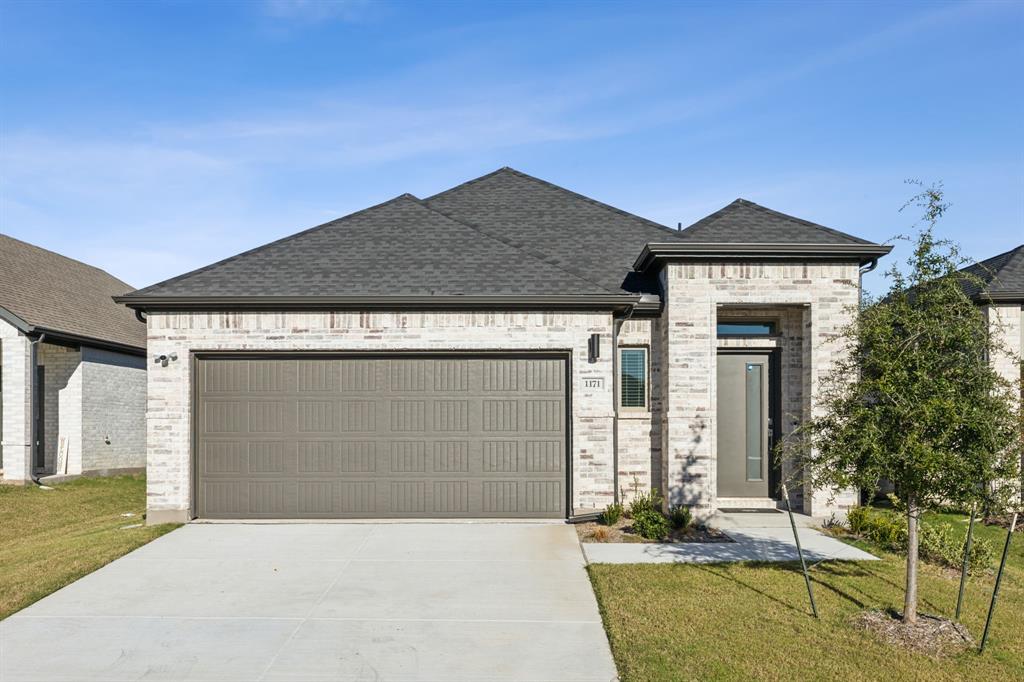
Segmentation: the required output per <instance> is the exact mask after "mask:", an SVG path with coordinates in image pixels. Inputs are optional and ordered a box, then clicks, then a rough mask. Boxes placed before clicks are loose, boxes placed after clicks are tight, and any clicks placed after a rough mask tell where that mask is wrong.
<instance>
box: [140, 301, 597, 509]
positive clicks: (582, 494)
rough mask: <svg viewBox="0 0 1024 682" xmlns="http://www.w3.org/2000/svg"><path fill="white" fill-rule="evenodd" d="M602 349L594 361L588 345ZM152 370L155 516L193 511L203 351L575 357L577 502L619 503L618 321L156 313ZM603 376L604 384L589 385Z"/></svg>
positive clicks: (500, 315) (518, 315) (538, 316)
mask: <svg viewBox="0 0 1024 682" xmlns="http://www.w3.org/2000/svg"><path fill="white" fill-rule="evenodd" d="M592 333H599V334H601V339H602V349H601V350H602V352H601V357H600V360H599V361H598V362H596V363H594V364H589V363H588V362H587V341H588V339H589V337H590V334H592ZM148 334H149V355H150V356H153V355H161V354H170V353H177V354H178V360H177V361H176V362H171V363H170V364H169V365H168V366H167V367H161V366H159V365H150V367H149V371H148V372H147V386H148V399H147V408H146V424H147V495H148V507H149V509H150V510H151V511H158V512H169V511H179V510H186V509H188V508H189V502H190V499H189V497H190V490H191V481H190V479H189V476H190V467H189V464H190V462H189V458H190V423H189V420H190V411H189V403H190V395H191V393H190V391H191V386H190V380H191V376H190V368H189V364H190V358H189V353H190V352H193V351H202V350H207V351H210V350H346V351H358V350H367V351H371V350H372V351H416V350H456V351H457V350H564V351H571V353H572V386H571V388H572V420H573V423H572V462H573V472H572V476H573V480H572V486H573V506H574V511H575V512H576V513H581V512H586V511H590V510H595V509H603V508H604V507H605V506H606V505H607V504H608V503H609V502H610V501H611V499H612V493H613V491H612V471H611V469H612V467H611V462H612V419H613V403H612V383H613V382H612V358H611V315H610V314H607V313H589V312H588V313H582V312H581V313H569V312H548V313H542V312H451V313H444V312H424V313H391V312H372V313H153V314H150V315H149V316H148ZM588 378H600V379H603V386H602V387H600V388H585V387H584V380H585V379H588Z"/></svg>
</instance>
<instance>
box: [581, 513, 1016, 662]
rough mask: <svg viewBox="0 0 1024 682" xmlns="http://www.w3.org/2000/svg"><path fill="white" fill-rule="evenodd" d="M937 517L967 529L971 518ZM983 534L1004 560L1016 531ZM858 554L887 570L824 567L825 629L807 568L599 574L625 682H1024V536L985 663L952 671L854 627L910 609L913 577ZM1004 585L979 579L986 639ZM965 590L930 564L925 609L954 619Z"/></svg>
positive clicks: (610, 570) (689, 567)
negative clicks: (876, 615) (877, 614)
mask: <svg viewBox="0 0 1024 682" xmlns="http://www.w3.org/2000/svg"><path fill="white" fill-rule="evenodd" d="M937 516H941V517H942V520H944V521H949V522H951V523H954V524H961V525H962V526H963V527H964V528H966V524H967V519H966V517H963V516H960V515H956V514H942V515H937ZM975 534H976V535H975V537H983V538H988V539H989V540H990V541H991V542H992V544H993V547H994V548H995V549H996V551H997V560H998V556H1001V555H1002V550H1003V543H1004V541H1005V538H1006V531H1005V530H1003V529H1000V528H995V527H985V526H982V525H981V524H978V525H977V526H976V527H975ZM853 544H857V545H858V546H860V547H861V548H863V549H866V550H868V551H871V552H872V553H874V554H875V555H876V556H880V557H882V561H877V562H825V563H821V564H818V565H816V566H814V568H813V569H812V571H811V576H812V580H813V582H814V595H815V598H816V600H817V603H818V612H819V613H820V615H821V620H815V619H814V618H813V617H811V615H810V606H809V604H808V601H807V591H806V588H805V587H804V582H803V578H802V576H801V575H800V566H799V564H798V563H791V564H753V563H747V564H720V565H708V566H700V565H694V564H686V565H666V564H648V565H609V564H596V565H592V566H590V567H589V568H588V570H589V572H590V578H591V582H592V583H593V585H594V590H595V592H596V594H597V598H598V602H599V604H600V606H601V614H602V617H603V618H604V623H605V629H606V630H607V631H608V636H609V639H610V641H611V645H612V652H613V654H614V656H615V662H616V664H617V666H618V669H619V674H620V675H621V678H622V680H623V681H624V682H640V681H643V682H655V681H657V680H709V679H713V680H749V679H759V680H782V679H800V680H831V679H836V678H840V677H841V678H843V679H845V680H879V679H885V680H929V682H937V681H939V680H964V679H974V680H1013V679H1024V628H1022V627H1021V623H1022V616H1021V614H1022V613H1024V536H1022V535H1020V534H1017V536H1016V537H1014V540H1013V544H1012V545H1011V554H1010V559H1009V561H1008V562H1007V568H1006V573H1005V574H1004V576H1003V584H1002V588H1001V589H1000V595H999V602H998V606H997V609H996V615H995V619H994V622H993V629H992V632H991V633H990V635H989V644H988V648H987V649H986V651H985V654H984V655H982V656H979V655H977V654H976V653H973V652H967V653H964V654H961V655H959V656H956V657H951V658H946V659H942V660H936V659H932V658H929V657H927V656H924V655H921V654H915V653H910V652H908V651H904V650H902V649H896V648H894V647H892V646H890V645H887V644H885V643H883V642H881V641H880V640H878V639H876V638H875V637H874V635H872V634H870V633H868V632H864V631H861V630H859V629H857V628H856V627H854V626H853V625H851V621H852V620H853V618H854V617H855V616H856V615H857V614H859V613H860V612H862V611H864V610H868V609H893V610H896V611H901V610H902V607H903V582H904V570H905V568H904V559H903V558H902V557H899V556H897V555H894V554H889V553H884V552H879V551H877V549H876V548H873V547H870V546H868V545H866V544H863V543H859V542H855V543H853ZM994 583H995V577H994V574H993V575H985V576H971V578H970V579H969V580H968V587H967V594H966V597H965V604H964V613H963V614H962V618H961V620H962V622H963V623H964V625H966V626H967V628H968V629H969V630H970V632H971V633H972V634H973V635H974V637H975V639H977V640H980V639H981V633H982V630H983V628H984V625H985V615H986V612H987V609H988V604H989V599H990V597H991V595H992V587H993V584H994ZM958 587H959V576H958V575H953V574H952V572H950V571H948V570H945V571H944V570H942V569H940V568H937V567H935V566H930V565H927V564H925V565H923V566H922V569H921V574H920V600H921V602H920V607H919V610H920V611H922V612H926V613H932V614H936V615H941V616H944V617H948V618H952V616H953V612H954V610H955V608H956V595H957V589H958Z"/></svg>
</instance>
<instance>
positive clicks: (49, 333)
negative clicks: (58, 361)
mask: <svg viewBox="0 0 1024 682" xmlns="http://www.w3.org/2000/svg"><path fill="white" fill-rule="evenodd" d="M0 320H4V321H5V322H7V323H8V324H10V325H11V326H12V327H14V328H15V329H17V330H18V331H19V332H21V333H22V334H25V335H26V336H36V337H38V336H42V335H44V334H45V335H46V338H47V339H50V340H53V341H62V342H64V343H70V344H74V345H77V346H91V347H93V348H102V349H104V350H112V351H116V352H119V353H129V354H131V355H142V356H144V355H145V354H146V347H145V345H142V346H136V345H133V344H128V343H121V342H119V341H110V340H109V339H97V338H95V337H92V336H82V335H81V334H73V333H71V332H66V331H62V330H60V329H50V328H49V327H39V326H36V325H33V324H29V323H28V322H26V321H25V320H24V319H22V318H21V317H19V316H18V315H15V314H14V313H12V312H11V311H10V310H8V309H7V308H4V307H2V306H0Z"/></svg>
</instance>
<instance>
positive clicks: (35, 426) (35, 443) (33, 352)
mask: <svg viewBox="0 0 1024 682" xmlns="http://www.w3.org/2000/svg"><path fill="white" fill-rule="evenodd" d="M45 338H46V334H40V335H39V336H37V337H36V338H35V339H29V342H28V348H29V351H28V364H29V377H30V378H29V402H30V404H31V405H32V409H31V410H29V414H30V415H31V416H30V417H29V418H30V419H31V420H32V424H31V427H30V432H31V438H32V442H31V447H30V448H29V453H28V456H29V465H28V470H29V474H28V475H29V478H31V479H32V482H33V483H35V484H36V485H37V486H39V487H41V488H45V487H46V486H44V485H43V484H42V482H40V480H39V477H38V476H36V472H35V467H36V451H37V450H38V449H39V417H38V414H37V412H36V410H38V409H39V401H38V398H37V395H36V394H37V392H38V391H39V379H38V376H39V375H38V373H37V372H36V366H37V365H38V364H39V342H40V341H42V340H43V339H45Z"/></svg>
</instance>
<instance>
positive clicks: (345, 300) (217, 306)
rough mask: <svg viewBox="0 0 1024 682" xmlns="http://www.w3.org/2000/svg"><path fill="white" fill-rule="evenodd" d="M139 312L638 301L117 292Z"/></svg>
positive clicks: (621, 303)
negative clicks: (131, 293)
mask: <svg viewBox="0 0 1024 682" xmlns="http://www.w3.org/2000/svg"><path fill="white" fill-rule="evenodd" d="M114 300H115V301H116V302H118V303H121V304H123V305H126V306H128V307H129V308H132V309H134V310H141V311H144V312H154V311H155V312H188V311H218V312H236V311H274V310H290V311H359V310H390V311H401V310H417V311H430V310H622V309H628V308H632V307H634V306H635V305H637V304H639V303H640V302H641V296H639V295H633V294H589V295H552V296H483V295H472V296H426V295H420V296H155V295H147V296H132V295H127V296H116V297H114Z"/></svg>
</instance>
